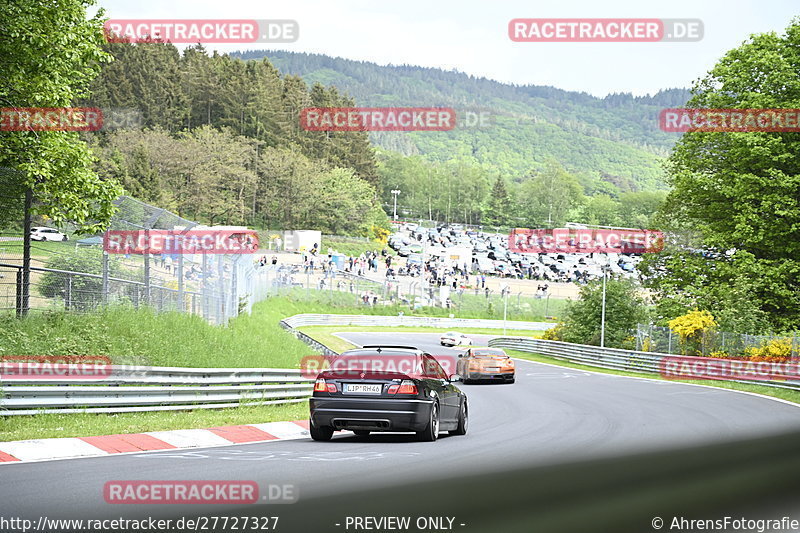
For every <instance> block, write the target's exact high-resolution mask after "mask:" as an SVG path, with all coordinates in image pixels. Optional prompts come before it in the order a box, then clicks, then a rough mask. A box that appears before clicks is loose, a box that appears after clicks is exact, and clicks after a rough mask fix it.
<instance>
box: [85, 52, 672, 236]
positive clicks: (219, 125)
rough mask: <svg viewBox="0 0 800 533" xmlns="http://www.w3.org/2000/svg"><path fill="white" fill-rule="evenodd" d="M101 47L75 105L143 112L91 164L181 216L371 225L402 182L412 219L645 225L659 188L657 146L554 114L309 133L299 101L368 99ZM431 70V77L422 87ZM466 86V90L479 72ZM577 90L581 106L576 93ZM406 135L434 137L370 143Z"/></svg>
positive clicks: (295, 78) (205, 63) (236, 64)
mask: <svg viewBox="0 0 800 533" xmlns="http://www.w3.org/2000/svg"><path fill="white" fill-rule="evenodd" d="M106 47H107V51H108V52H109V53H110V54H111V55H112V56H113V58H114V60H113V61H112V62H110V63H108V64H105V65H104V66H103V68H102V71H101V73H100V75H99V77H98V78H97V79H96V80H95V81H94V83H93V86H92V96H91V98H89V99H87V100H86V101H83V102H81V103H84V104H87V105H89V104H90V105H94V106H98V107H101V108H104V109H116V110H119V109H122V110H134V111H135V112H136V113H137V114H138V115H139V116H140V117H141V120H140V121H139V123H138V124H137V127H132V128H122V129H110V130H107V131H102V132H99V133H93V134H87V135H86V136H85V138H86V139H87V140H88V142H89V143H90V145H91V147H92V149H93V152H94V154H95V155H96V157H97V162H96V168H97V170H98V172H99V173H100V174H101V175H102V176H104V177H105V178H107V179H114V180H117V181H119V182H120V183H121V184H122V186H123V187H124V188H125V190H126V191H127V192H128V193H129V194H131V195H133V196H135V197H136V198H138V199H140V200H143V201H145V202H149V203H152V204H154V205H158V206H160V207H164V208H167V209H170V210H172V211H174V212H175V213H177V214H179V215H181V216H183V217H186V218H189V219H195V220H199V221H204V222H207V223H214V224H247V225H250V226H253V227H257V228H275V229H280V228H299V227H304V228H317V229H321V230H323V231H324V232H326V233H340V234H350V235H363V236H374V235H376V234H377V233H378V229H379V228H381V227H387V224H388V219H387V214H391V208H392V202H391V199H392V198H391V194H390V191H391V190H392V189H400V190H401V191H402V194H401V195H400V197H399V205H400V215H401V216H405V217H409V218H426V219H429V218H430V219H434V220H440V221H453V222H467V223H472V224H494V225H529V226H553V225H559V224H563V223H564V222H565V221H578V222H585V223H593V224H602V225H623V226H644V225H646V224H647V223H648V222H649V218H650V215H651V214H652V212H654V210H655V209H656V207H657V206H658V205H659V204H660V202H661V200H662V199H663V196H664V193H663V192H662V191H660V189H661V186H660V185H659V178H658V175H659V173H660V172H661V171H660V168H659V163H658V160H659V158H658V156H657V155H656V153H655V152H652V151H647V150H645V149H643V148H642V147H636V146H634V145H633V144H629V143H626V142H621V141H613V140H610V139H602V138H601V137H598V136H592V135H584V136H578V137H575V138H571V140H570V139H569V138H566V137H564V136H563V135H562V134H563V133H564V132H565V131H567V130H564V129H563V128H561V127H560V126H558V125H557V121H556V122H554V121H537V120H528V122H527V123H524V120H521V118H520V117H523V115H520V116H518V117H516V118H514V117H513V116H512V115H511V114H506V115H503V116H502V117H500V119H499V120H497V121H495V122H494V123H493V124H492V125H491V128H493V129H488V130H482V131H476V132H468V131H460V132H456V134H454V135H452V136H448V134H447V132H415V133H412V134H402V133H401V134H397V135H396V136H395V137H391V135H390V134H378V135H376V134H374V132H373V134H371V136H370V134H367V133H366V132H312V131H306V130H304V129H303V128H302V127H301V125H300V122H299V114H300V111H301V110H302V109H303V108H305V107H350V106H356V105H366V104H368V103H369V102H366V101H364V100H362V99H361V98H360V97H358V96H354V95H352V94H349V92H348V91H347V90H344V89H342V88H341V87H339V86H336V85H323V83H321V82H320V81H315V82H312V81H311V80H310V79H307V77H301V76H299V75H296V74H288V73H283V72H281V71H280V70H279V69H278V68H277V66H276V65H275V64H273V62H272V61H271V60H270V59H265V58H261V59H249V60H245V59H242V58H240V57H235V56H233V55H226V54H217V53H208V52H207V51H206V50H205V49H204V48H203V47H202V46H194V47H189V48H187V49H185V50H183V51H179V50H178V49H177V48H176V47H174V46H173V45H171V44H169V43H140V44H130V43H110V44H106ZM308 78H313V76H308ZM437 79H438V78H437V76H436V75H434V74H431V80H430V81H429V83H430V84H431V85H436V83H437ZM475 83H476V84H477V85H476V87H477V88H476V90H478V89H479V88H480V86H482V85H483V84H485V83H489V82H481V83H478V82H477V81H476V82H475ZM490 84H496V82H490ZM397 89H398V91H400V92H402V89H403V86H402V85H398V86H397ZM563 94H569V93H565V92H564V91H561V92H559V91H558V90H556V89H553V90H552V91H549V92H548V91H547V90H544V89H543V90H542V92H541V94H540V95H539V96H538V97H540V98H557V97H559V96H562V95H563ZM548 95H550V96H548ZM398 98H401V96H398ZM465 98H466V97H465ZM577 98H578V100H577V101H581V99H583V100H585V101H586V102H589V103H591V102H592V100H591V97H588V96H587V95H583V96H578V97H577ZM365 99H366V100H369V98H366V97H365ZM581 105H584V104H581ZM609 105H611V104H610V103H609ZM620 105H622V104H620ZM585 107H586V109H589V108H590V107H591V106H590V105H589V104H588V103H587V104H585ZM598 109H599V108H598ZM598 112H599V111H598ZM523 119H524V117H523ZM503 121H514V122H515V123H518V124H517V125H514V124H504V122H503ZM564 121H565V122H563V123H564V124H566V123H568V122H569V121H568V120H567V119H564ZM575 127H587V126H586V124H580V125H578V124H577V123H576V125H575ZM382 135H383V136H387V137H385V138H384V141H385V142H381V141H380V139H381V136H382ZM398 135H399V137H398ZM404 135H406V136H404ZM407 135H412V136H418V137H419V138H424V139H426V140H425V141H424V142H417V145H419V146H423V147H424V146H428V147H434V148H435V149H433V148H432V149H431V151H430V152H429V153H428V154H423V153H420V149H419V146H417V145H415V146H417V148H415V149H414V150H410V151H409V150H404V149H403V147H402V146H399V147H396V148H397V149H396V150H389V149H386V148H384V147H382V146H381V144H386V143H390V142H393V141H391V139H398V138H399V139H406V141H403V142H416V141H413V139H415V138H416V137H408V136H407ZM570 135H572V134H570ZM376 137H377V140H376ZM409 139H411V140H409ZM520 143H521V144H524V145H525V146H528V147H529V149H523V148H522V147H520ZM375 144H377V145H378V146H375ZM562 148H563V149H567V148H568V150H571V151H576V152H578V153H581V154H583V155H582V161H583V163H582V164H583V165H584V166H585V165H589V167H590V170H575V167H576V162H575V160H574V159H571V158H569V157H565V158H560V157H557V156H556V155H557V154H559V153H561V149H562ZM656 148H657V147H656ZM656 151H657V150H656ZM498 154H499V156H498ZM554 154H556V155H554ZM609 160H614V161H616V164H617V166H618V167H619V168H617V169H616V170H614V168H615V167H613V166H612V165H607V164H606V163H605V162H606V161H609ZM648 165H649V166H650V167H652V168H650V167H648ZM578 166H580V165H578ZM641 168H650V170H649V172H650V174H649V177H646V176H645V174H640V173H637V172H638V170H637V169H641Z"/></svg>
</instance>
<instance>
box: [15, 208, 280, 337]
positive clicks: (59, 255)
mask: <svg viewBox="0 0 800 533" xmlns="http://www.w3.org/2000/svg"><path fill="white" fill-rule="evenodd" d="M116 203H117V207H118V212H117V214H116V215H115V216H114V218H113V219H112V221H111V224H110V226H109V229H111V230H175V231H182V230H188V229H192V228H198V227H199V225H198V224H197V223H196V222H193V221H190V220H186V219H184V218H182V217H180V216H178V215H175V214H174V213H171V212H170V211H168V210H166V209H162V208H158V207H154V206H151V205H148V204H146V203H144V202H140V201H138V200H135V199H133V198H130V197H126V196H123V197H121V198H119V199H118V200H117V202H116ZM34 233H35V234H36V237H35V238H36V239H44V240H41V241H36V242H32V244H31V268H30V271H31V274H30V284H29V286H30V290H29V292H30V298H29V301H28V306H29V309H30V310H31V311H41V310H48V309H66V310H69V311H91V310H93V309H96V308H98V307H99V306H102V305H107V304H129V305H132V306H133V307H136V308H138V307H140V306H150V307H152V308H154V309H156V310H157V311H179V312H186V313H192V314H196V315H200V316H202V317H204V318H205V319H207V320H208V321H209V322H211V323H214V324H225V323H227V321H228V320H229V319H231V318H233V317H235V316H237V315H238V314H239V313H241V312H243V311H248V312H249V310H250V308H251V307H252V305H253V303H254V302H255V301H257V299H258V298H262V297H265V296H266V294H267V290H266V288H265V287H266V283H267V278H266V276H263V275H261V274H259V272H258V271H259V267H260V266H262V264H263V263H264V261H263V258H261V257H260V256H259V255H258V254H214V255H210V254H183V253H175V254H159V255H154V254H126V255H121V254H109V253H106V252H105V251H104V250H103V237H102V236H101V235H98V236H90V237H83V238H81V237H75V238H74V239H69V240H68V235H69V233H70V232H69V229H65V233H63V234H61V233H37V232H35V231H34ZM22 252H23V250H22V235H21V232H17V233H16V234H15V233H14V232H6V233H4V234H0V309H2V310H7V311H10V310H16V311H17V313H18V314H19V313H20V311H21V307H22V306H23V305H24V303H23V302H22V301H21V300H22V297H21V295H22V279H23V276H22V271H23V266H22Z"/></svg>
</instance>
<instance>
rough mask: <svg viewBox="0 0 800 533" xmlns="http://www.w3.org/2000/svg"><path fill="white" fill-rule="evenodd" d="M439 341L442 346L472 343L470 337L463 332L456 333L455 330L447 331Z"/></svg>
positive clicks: (468, 344)
mask: <svg viewBox="0 0 800 533" xmlns="http://www.w3.org/2000/svg"><path fill="white" fill-rule="evenodd" d="M439 342H440V343H441V344H442V346H462V345H467V346H471V345H472V339H470V338H469V337H467V336H466V335H464V334H463V333H458V332H456V331H448V332H447V333H445V334H444V335H442V337H441V338H440V339H439Z"/></svg>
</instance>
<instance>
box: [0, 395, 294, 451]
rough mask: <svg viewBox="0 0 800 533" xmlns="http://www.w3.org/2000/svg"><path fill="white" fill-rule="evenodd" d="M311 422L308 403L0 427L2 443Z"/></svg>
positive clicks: (12, 420)
mask: <svg viewBox="0 0 800 533" xmlns="http://www.w3.org/2000/svg"><path fill="white" fill-rule="evenodd" d="M307 418H308V402H299V403H292V404H279V405H263V406H253V405H245V406H242V407H238V408H235V409H200V410H196V411H167V412H152V413H121V414H116V415H114V414H109V415H107V414H85V413H79V414H58V415H34V416H9V417H6V418H3V419H2V421H3V423H2V425H0V442H5V441H11V440H27V439H48V438H54V437H94V436H99V435H117V434H120V433H141V432H144V431H165V430H170V429H203V428H210V427H217V426H231V425H237V424H262V423H266V422H280V421H284V420H305V419H307Z"/></svg>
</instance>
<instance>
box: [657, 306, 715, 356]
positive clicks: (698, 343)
mask: <svg viewBox="0 0 800 533" xmlns="http://www.w3.org/2000/svg"><path fill="white" fill-rule="evenodd" d="M668 326H669V329H671V330H672V331H674V332H675V333H677V334H678V337H680V341H681V352H682V353H683V354H684V355H688V354H689V352H694V353H698V354H700V353H702V352H703V349H702V346H703V340H704V335H705V333H706V332H708V331H710V330H712V329H713V328H715V327H716V326H717V322H716V320H714V316H713V315H712V314H711V313H709V312H708V311H699V310H697V309H695V310H694V311H690V312H688V313H686V314H685V315H682V316H679V317H677V318H674V319H672V320H670V321H669V323H668Z"/></svg>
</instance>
